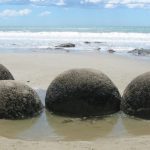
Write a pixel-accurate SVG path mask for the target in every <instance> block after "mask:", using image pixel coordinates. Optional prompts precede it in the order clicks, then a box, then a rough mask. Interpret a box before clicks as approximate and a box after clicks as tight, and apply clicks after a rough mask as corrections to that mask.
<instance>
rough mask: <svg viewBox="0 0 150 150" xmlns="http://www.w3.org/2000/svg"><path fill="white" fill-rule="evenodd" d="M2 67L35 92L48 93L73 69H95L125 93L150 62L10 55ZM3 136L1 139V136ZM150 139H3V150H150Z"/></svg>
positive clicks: (81, 55)
mask: <svg viewBox="0 0 150 150" xmlns="http://www.w3.org/2000/svg"><path fill="white" fill-rule="evenodd" d="M0 63H2V64H3V65H4V66H6V67H7V68H8V69H9V70H10V72H11V73H12V74H13V75H14V77H15V79H16V80H17V81H20V82H23V83H25V84H27V85H29V86H30V87H32V88H34V89H44V90H46V89H47V87H48V86H49V84H50V83H51V81H52V80H53V79H54V78H55V77H56V76H57V75H58V74H60V73H62V72H63V71H66V70H68V69H72V68H93V69H97V70H100V71H102V72H104V73H105V74H106V75H107V76H108V77H109V78H110V79H111V80H112V81H113V82H114V83H115V85H116V86H117V87H118V88H119V91H120V93H121V94H122V92H123V91H124V89H125V87H126V86H127V85H128V83H129V82H130V81H131V80H132V79H133V78H135V77H137V76H138V75H140V74H142V73H144V72H147V71H150V61H149V60H142V59H132V58H128V57H125V56H120V55H114V54H98V55H97V53H92V54H91V53H62V52H61V53H59V52H58V53H29V54H24V53H22V54H20V53H7V54H0ZM0 136H1V135H0ZM149 143H150V135H148V136H135V137H120V136H119V137H115V138H109V137H108V138H100V139H98V140H95V141H84V142H83V141H26V140H19V139H8V138H4V137H0V150H7V149H9V150H25V149H27V148H28V149H32V150H48V149H49V148H52V149H53V150H55V149H56V150H59V149H61V150H67V149H68V150H70V149H78V150H84V149H86V150H99V148H101V149H102V150H109V149H112V150H116V149H120V147H121V149H122V150H129V149H137V150H138V149H143V150H147V149H149V148H150V144H149Z"/></svg>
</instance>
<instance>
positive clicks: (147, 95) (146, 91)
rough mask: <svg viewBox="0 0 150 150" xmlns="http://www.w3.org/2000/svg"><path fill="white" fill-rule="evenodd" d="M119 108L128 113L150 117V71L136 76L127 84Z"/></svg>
mask: <svg viewBox="0 0 150 150" xmlns="http://www.w3.org/2000/svg"><path fill="white" fill-rule="evenodd" d="M121 109H122V110H123V111H124V112H125V113H126V114H128V115H132V116H136V117H139V118H145V119H150V72H147V73H144V74H142V75H140V76H138V77H137V78H135V79H134V80H133V81H132V82H131V83H130V84H129V85H128V86H127V88H126V89H125V91H124V94H123V97H122V102H121Z"/></svg>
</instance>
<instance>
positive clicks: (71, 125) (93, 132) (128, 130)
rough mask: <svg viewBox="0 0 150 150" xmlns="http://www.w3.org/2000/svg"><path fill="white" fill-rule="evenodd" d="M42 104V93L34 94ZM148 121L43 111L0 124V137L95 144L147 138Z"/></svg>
mask: <svg viewBox="0 0 150 150" xmlns="http://www.w3.org/2000/svg"><path fill="white" fill-rule="evenodd" d="M37 92H38V93H39V95H40V97H41V99H42V102H43V104H44V97H45V91H44V90H41V89H39V90H37ZM149 128H150V121H149V120H142V119H136V118H133V117H129V116H126V115H124V114H123V113H121V112H119V113H116V114H113V115H110V116H107V117H105V118H93V119H86V118H82V119H80V118H68V117H60V116H56V115H53V114H51V113H49V112H47V111H44V112H43V113H42V114H41V116H39V117H36V118H32V119H27V120H18V121H12V120H0V129H1V130H0V136H4V137H8V138H18V139H25V140H83V141H85V140H88V141H91V140H98V139H101V138H108V137H116V138H117V137H127V136H140V135H149V134H150V130H149Z"/></svg>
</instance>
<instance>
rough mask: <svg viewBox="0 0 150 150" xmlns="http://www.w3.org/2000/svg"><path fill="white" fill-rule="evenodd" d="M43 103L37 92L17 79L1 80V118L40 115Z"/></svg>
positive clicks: (22, 117)
mask: <svg viewBox="0 0 150 150" xmlns="http://www.w3.org/2000/svg"><path fill="white" fill-rule="evenodd" d="M42 109H43V105H42V103H41V101H40V98H39V96H38V95H37V93H36V92H35V91H34V90H33V89H31V88H30V87H28V86H27V85H24V84H21V83H18V82H16V81H11V80H9V81H0V119H25V118H30V117H34V116H36V115H39V114H40V113H41V112H42Z"/></svg>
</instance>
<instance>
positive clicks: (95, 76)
mask: <svg viewBox="0 0 150 150" xmlns="http://www.w3.org/2000/svg"><path fill="white" fill-rule="evenodd" d="M120 101H121V96H120V94H119V91H118V89H117V88H116V86H115V85H114V84H113V82H112V81H111V80H110V79H109V78H108V77H107V76H106V75H105V74H103V73H102V72H99V71H97V70H92V69H84V68H83V69H72V70H69V71H66V72H64V73H62V74H60V75H59V76H57V77H56V78H55V79H54V80H53V81H52V83H51V84H50V86H49V87H48V90H47V93H46V99H45V103H46V108H47V109H48V110H49V111H50V112H53V113H55V114H59V115H65V116H73V117H90V116H102V115H109V114H113V113H115V112H118V111H119V110H120Z"/></svg>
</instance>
